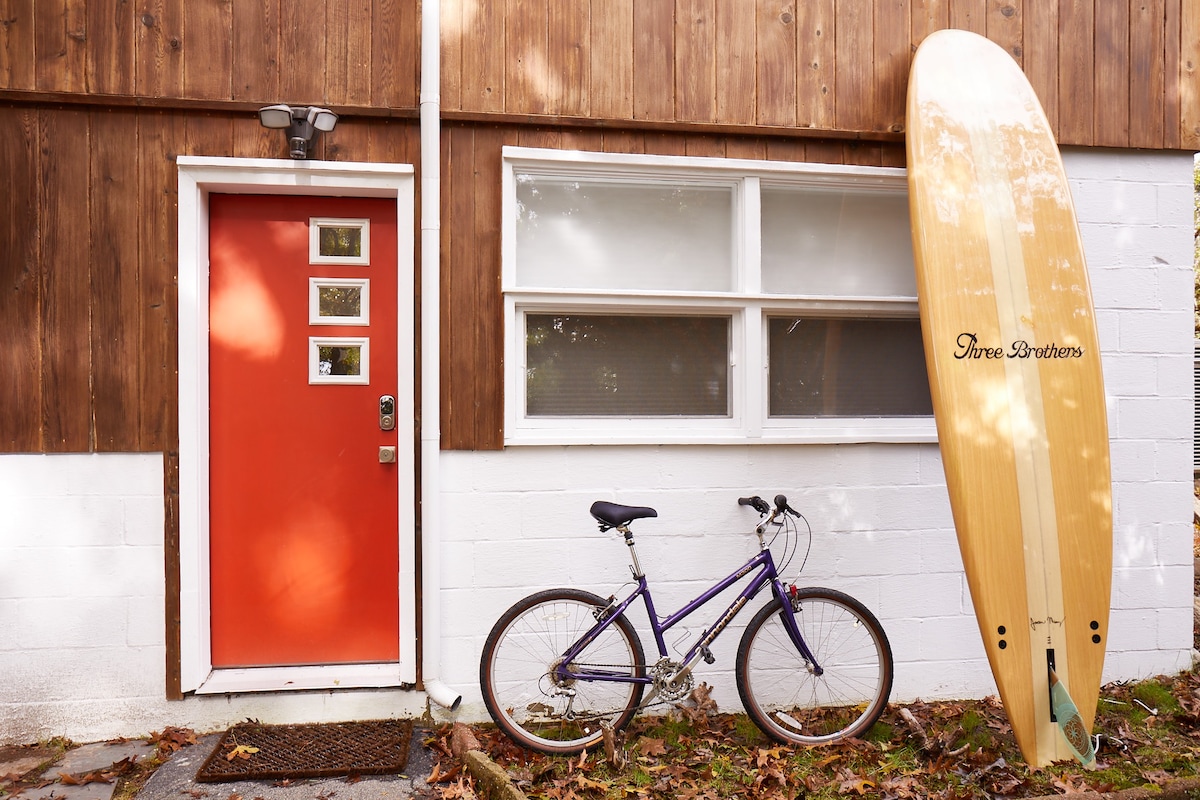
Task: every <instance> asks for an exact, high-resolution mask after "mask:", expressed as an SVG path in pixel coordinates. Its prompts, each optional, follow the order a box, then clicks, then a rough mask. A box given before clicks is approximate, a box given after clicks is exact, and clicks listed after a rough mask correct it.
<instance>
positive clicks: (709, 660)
mask: <svg viewBox="0 0 1200 800" xmlns="http://www.w3.org/2000/svg"><path fill="white" fill-rule="evenodd" d="M700 657H701V658H703V659H704V663H705V664H715V663H716V662H717V657H716V656H714V655H713V654H712V650H709V649H708V648H707V647H701V648H700Z"/></svg>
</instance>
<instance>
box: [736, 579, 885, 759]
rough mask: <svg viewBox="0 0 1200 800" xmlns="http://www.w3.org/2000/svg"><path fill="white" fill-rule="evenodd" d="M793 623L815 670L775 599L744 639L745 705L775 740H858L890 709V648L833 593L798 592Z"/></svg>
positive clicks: (857, 608)
mask: <svg viewBox="0 0 1200 800" xmlns="http://www.w3.org/2000/svg"><path fill="white" fill-rule="evenodd" d="M792 607H793V608H795V612H794V613H795V618H796V625H797V626H798V627H799V629H800V635H801V636H802V637H803V639H804V641H805V643H806V644H807V645H808V647H809V649H810V650H811V651H812V654H813V655H814V656H815V657H816V659H817V662H818V663H819V665H820V670H821V674H820V675H817V674H816V672H817V669H816V666H815V665H813V664H811V663H808V661H807V660H805V659H804V658H803V657H802V656H801V654H800V652H799V650H797V648H796V646H795V645H794V644H792V640H791V638H790V637H789V636H788V633H787V630H786V629H785V628H784V626H783V618H782V614H786V613H792V612H791V610H790V609H787V608H785V607H783V606H782V605H781V604H780V602H779V600H778V599H777V598H776V599H774V600H772V601H771V602H770V603H769V604H767V605H766V606H765V607H764V608H762V609H761V610H760V611H759V612H758V613H757V614H755V615H754V618H753V619H752V620H751V621H750V624H749V625H747V626H746V631H745V633H743V634H742V641H741V644H740V645H739V646H738V654H737V662H736V665H737V687H738V693H739V694H740V695H741V697H742V705H744V706H745V707H746V712H747V713H748V714H749V715H750V718H751V719H753V720H754V722H755V724H757V725H758V727H760V728H762V730H763V732H764V733H766V734H767V735H768V736H770V737H771V738H772V739H774V740H775V741H778V742H785V743H794V744H824V743H828V742H836V741H838V740H841V739H845V738H848V737H852V736H859V737H861V736H863V735H864V734H866V732H867V731H868V730H870V729H871V726H872V725H874V724H875V722H876V721H877V720H878V719H879V717H880V715H881V714H882V713H883V711H884V709H885V708H886V707H887V701H888V696H889V695H890V694H891V691H892V648H891V645H890V644H889V643H888V640H887V636H886V635H885V634H884V632H883V628H882V626H880V624H879V620H877V619H876V618H875V616H874V615H873V614H872V613H871V612H870V611H868V610H867V608H866V606H864V605H863V604H862V603H860V602H858V601H857V600H855V599H854V598H853V597H850V596H849V595H847V594H843V593H842V592H838V591H835V590H833V589H818V588H807V589H800V590H799V591H798V592H797V594H796V600H795V602H794V603H793V604H792Z"/></svg>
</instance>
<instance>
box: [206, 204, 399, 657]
mask: <svg viewBox="0 0 1200 800" xmlns="http://www.w3.org/2000/svg"><path fill="white" fill-rule="evenodd" d="M209 214H210V218H209V255H210V265H209V269H210V275H209V286H210V288H209V385H210V410H209V426H210V427H209V446H210V465H209V485H210V497H209V506H210V542H209V545H210V551H209V558H210V567H211V587H210V588H211V601H210V602H211V636H212V641H211V645H212V664H213V666H214V667H256V666H281V665H316V664H336V663H362V662H395V661H398V660H399V589H398V580H399V577H398V576H399V558H400V556H399V545H398V527H397V526H398V508H397V505H398V495H397V492H398V477H397V467H396V463H395V460H396V452H395V451H396V445H397V443H398V441H397V430H396V429H395V428H399V429H404V428H405V426H407V427H408V428H410V429H411V421H405V420H394V419H393V420H391V421H390V422H392V423H393V426H392V427H393V429H390V430H389V429H388V428H389V420H388V419H386V415H381V398H383V403H382V404H383V406H384V408H383V409H382V410H383V411H387V410H388V409H387V408H386V403H387V400H386V398H387V397H388V396H392V397H394V396H396V395H397V394H398V392H399V391H402V390H403V389H402V387H400V386H398V385H397V374H396V373H397V351H396V348H397V340H396V296H397V286H396V281H397V275H396V263H397V261H396V203H395V201H394V200H376V199H360V198H312V197H274V196H257V195H213V196H212V197H211V198H210V205H209ZM408 391H411V389H408ZM386 448H391V451H390V452H389V451H388V450H387V449H386ZM400 457H407V458H411V457H412V454H411V453H401V454H400Z"/></svg>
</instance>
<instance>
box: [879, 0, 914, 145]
mask: <svg viewBox="0 0 1200 800" xmlns="http://www.w3.org/2000/svg"><path fill="white" fill-rule="evenodd" d="M908 14H909V9H908V4H907V1H906V0H876V2H875V18H874V20H873V23H872V27H873V28H874V31H875V47H874V58H873V59H872V69H873V71H874V76H875V77H874V80H873V81H872V82H871V90H872V95H873V98H872V101H871V105H872V106H873V107H874V108H875V115H874V116H875V119H874V120H873V121H872V123H873V124H872V130H877V131H898V130H904V98H905V95H906V93H907V91H908V66H909V63H910V62H911V61H912V40H911V38H910V33H909V18H908Z"/></svg>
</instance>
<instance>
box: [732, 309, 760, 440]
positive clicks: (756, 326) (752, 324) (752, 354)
mask: <svg viewBox="0 0 1200 800" xmlns="http://www.w3.org/2000/svg"><path fill="white" fill-rule="evenodd" d="M741 327H742V341H743V342H744V345H745V346H744V347H743V348H742V350H743V356H742V359H741V362H742V363H741V369H740V375H738V381H737V383H738V385H740V386H741V395H742V398H743V405H742V409H741V411H742V420H743V424H744V425H745V430H746V436H747V438H750V439H761V438H762V430H763V419H764V418H765V417H766V415H767V401H766V395H765V391H766V384H767V352H766V339H765V337H764V336H763V316H762V308H761V307H759V306H757V305H751V306H749V307H747V308H746V310H745V311H744V312H743V313H742V324H741Z"/></svg>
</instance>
